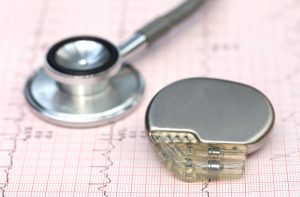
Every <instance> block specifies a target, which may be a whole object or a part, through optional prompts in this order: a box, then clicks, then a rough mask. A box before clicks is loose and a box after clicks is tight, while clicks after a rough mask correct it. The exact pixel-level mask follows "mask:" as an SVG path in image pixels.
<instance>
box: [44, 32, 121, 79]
mask: <svg viewBox="0 0 300 197" xmlns="http://www.w3.org/2000/svg"><path fill="white" fill-rule="evenodd" d="M80 40H84V41H94V42H96V43H100V44H101V45H104V46H105V47H106V48H107V49H108V50H109V52H110V58H109V60H108V61H107V62H106V63H105V64H104V65H101V66H98V67H96V68H93V69H85V70H76V69H70V68H65V67H63V66H61V65H59V64H58V63H57V61H55V55H56V53H57V51H58V50H59V49H60V48H61V47H62V46H64V45H66V44H68V43H72V42H75V41H80ZM118 59H119V51H118V49H117V48H116V47H115V45H113V44H112V43H110V42H108V41H107V40H104V39H102V38H98V37H94V36H75V37H70V38H67V39H64V40H62V41H60V42H57V43H56V44H54V45H53V46H52V47H51V48H50V49H49V51H48V53H47V55H46V62H47V63H48V65H49V66H50V67H52V68H53V69H54V70H56V71H58V72H61V73H64V74H67V75H75V76H82V75H94V74H97V73H101V72H103V71H105V70H107V69H109V68H110V67H112V66H113V65H115V64H116V62H117V61H118Z"/></svg>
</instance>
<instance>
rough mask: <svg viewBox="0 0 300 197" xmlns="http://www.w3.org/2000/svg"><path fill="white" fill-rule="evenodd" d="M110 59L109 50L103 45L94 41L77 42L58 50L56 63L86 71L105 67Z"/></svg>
mask: <svg viewBox="0 0 300 197" xmlns="http://www.w3.org/2000/svg"><path fill="white" fill-rule="evenodd" d="M109 57H110V53H109V50H108V49H107V48H106V47H105V46H104V45H102V44H101V43H99V42H96V41H92V40H77V41H73V42H71V43H67V44H65V45H63V46H62V47H61V48H60V49H58V51H57V53H56V54H55V61H56V62H57V63H58V64H59V65H61V66H62V67H65V68H70V69H73V70H86V69H93V68H97V67H99V66H102V65H104V64H105V63H106V62H107V61H108V60H109Z"/></svg>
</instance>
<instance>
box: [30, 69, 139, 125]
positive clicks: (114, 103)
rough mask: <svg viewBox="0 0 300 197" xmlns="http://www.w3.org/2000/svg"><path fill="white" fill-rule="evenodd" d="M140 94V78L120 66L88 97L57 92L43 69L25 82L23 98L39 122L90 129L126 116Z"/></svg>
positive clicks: (57, 89) (58, 90)
mask: <svg viewBox="0 0 300 197" xmlns="http://www.w3.org/2000/svg"><path fill="white" fill-rule="evenodd" d="M143 92H144V81H143V78H142V77H141V75H139V73H138V72H137V71H136V70H135V69H134V68H133V67H131V66H128V65H127V66H123V67H122V68H121V70H120V72H119V73H118V74H117V75H115V76H114V77H112V78H111V79H110V80H109V81H108V84H107V86H106V88H105V89H104V90H103V91H101V92H100V93H98V94H94V95H91V96H74V95H72V94H69V93H66V92H64V91H61V89H60V87H59V86H58V85H57V82H56V81H55V80H53V79H52V78H51V77H49V76H48V75H47V74H46V73H45V71H44V69H40V70H39V71H37V72H36V73H35V74H34V75H33V76H32V77H31V78H30V80H29V81H28V82H27V84H26V87H25V96H26V99H27V101H28V103H29V104H30V106H31V108H32V109H33V111H34V112H35V113H36V114H37V115H38V116H39V117H41V118H43V119H45V120H47V121H49V122H51V123H54V124H57V125H61V126H68V127H90V126H98V125H103V124H107V123H110V122H112V121H115V120H117V119H120V118H122V117H124V116H125V115H126V114H128V113H130V112H131V111H132V110H133V109H134V108H135V107H136V106H137V104H138V103H139V101H140V100H141V97H142V95H143Z"/></svg>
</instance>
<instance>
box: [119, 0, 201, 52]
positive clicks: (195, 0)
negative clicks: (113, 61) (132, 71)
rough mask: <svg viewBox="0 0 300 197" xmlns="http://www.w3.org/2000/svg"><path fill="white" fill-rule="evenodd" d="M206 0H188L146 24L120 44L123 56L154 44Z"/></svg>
mask: <svg viewBox="0 0 300 197" xmlns="http://www.w3.org/2000/svg"><path fill="white" fill-rule="evenodd" d="M204 2H205V0H186V1H184V2H183V3H182V4H180V5H179V6H177V7H176V8H174V9H173V10H171V11H170V12H168V13H166V14H165V15H163V16H160V17H158V18H156V19H154V20H153V21H151V22H150V23H148V24H146V25H145V26H144V27H142V28H141V29H139V30H138V31H136V33H134V34H133V35H132V36H131V37H130V38H129V39H127V40H126V41H125V42H123V43H122V44H121V45H120V46H119V51H120V55H121V57H125V56H127V55H128V54H130V53H131V52H133V51H135V50H136V49H138V48H140V47H141V46H144V45H145V44H146V45H150V44H152V43H153V42H155V41H156V40H157V39H158V38H160V37H162V36H163V35H165V34H166V33H167V32H168V31H170V30H171V29H172V28H173V27H174V26H176V25H177V24H178V23H180V22H181V21H182V20H184V19H185V18H187V17H188V16H190V15H191V14H192V13H194V12H195V11H196V10H197V9H198V8H199V7H200V6H201V5H203V3H204Z"/></svg>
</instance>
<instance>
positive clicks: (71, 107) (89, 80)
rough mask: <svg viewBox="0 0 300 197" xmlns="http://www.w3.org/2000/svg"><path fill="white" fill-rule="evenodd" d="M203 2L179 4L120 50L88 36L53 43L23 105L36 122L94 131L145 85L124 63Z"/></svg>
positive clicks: (129, 106) (134, 100)
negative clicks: (26, 103) (35, 115)
mask: <svg viewBox="0 0 300 197" xmlns="http://www.w3.org/2000/svg"><path fill="white" fill-rule="evenodd" d="M204 1H205V0H187V1H185V2H183V3H182V4H181V5H179V6H178V7H176V8H175V9H174V10H172V11H170V12H169V13H167V14H166V15H164V16H161V17H158V18H157V19H155V20H154V21H152V22H150V23H149V24H147V25H146V26H144V27H143V28H141V29H140V30H138V31H136V33H134V34H133V36H131V37H130V38H129V39H128V40H127V41H125V42H124V43H122V44H121V45H120V46H119V47H118V46H115V45H113V44H112V43H111V42H109V41H107V40H105V39H102V38H98V37H93V36H77V37H72V38H68V39H65V40H62V41H60V42H58V43H56V44H54V45H53V46H52V47H51V48H50V50H49V51H48V53H47V54H46V63H45V66H44V67H43V68H41V69H39V70H38V71H37V72H36V73H34V75H33V76H31V77H30V78H29V80H28V81H27V84H26V87H25V97H26V100H27V102H28V103H29V105H30V106H31V108H32V109H33V111H34V112H35V113H36V114H37V115H38V116H39V117H41V118H43V119H45V120H47V121H49V122H51V123H54V124H57V125H61V126H68V127H89V126H98V125H103V124H107V123H110V122H112V121H115V120H117V119H119V118H122V117H124V116H125V115H127V114H128V113H129V112H131V111H132V110H133V109H134V108H135V107H136V106H137V105H138V103H139V101H140V100H141V97H142V95H143V93H144V86H145V84H144V80H143V77H142V76H141V75H140V74H139V72H138V71H137V70H136V69H134V68H133V67H132V66H131V65H129V64H125V63H123V59H124V58H125V57H126V56H127V55H128V54H130V53H131V52H133V51H134V50H136V49H138V48H140V47H141V46H143V45H149V44H152V43H153V42H154V41H155V40H157V39H158V38H159V37H161V36H162V35H164V34H165V33H166V32H168V31H169V30H170V29H171V28H172V27H173V26H175V25H176V24H178V23H179V22H180V21H182V20H183V19H185V18H186V17H188V16H189V15H190V14H191V13H193V12H194V11H196V10H197V9H198V8H199V7H200V6H201V5H202V3H203V2H204Z"/></svg>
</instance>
